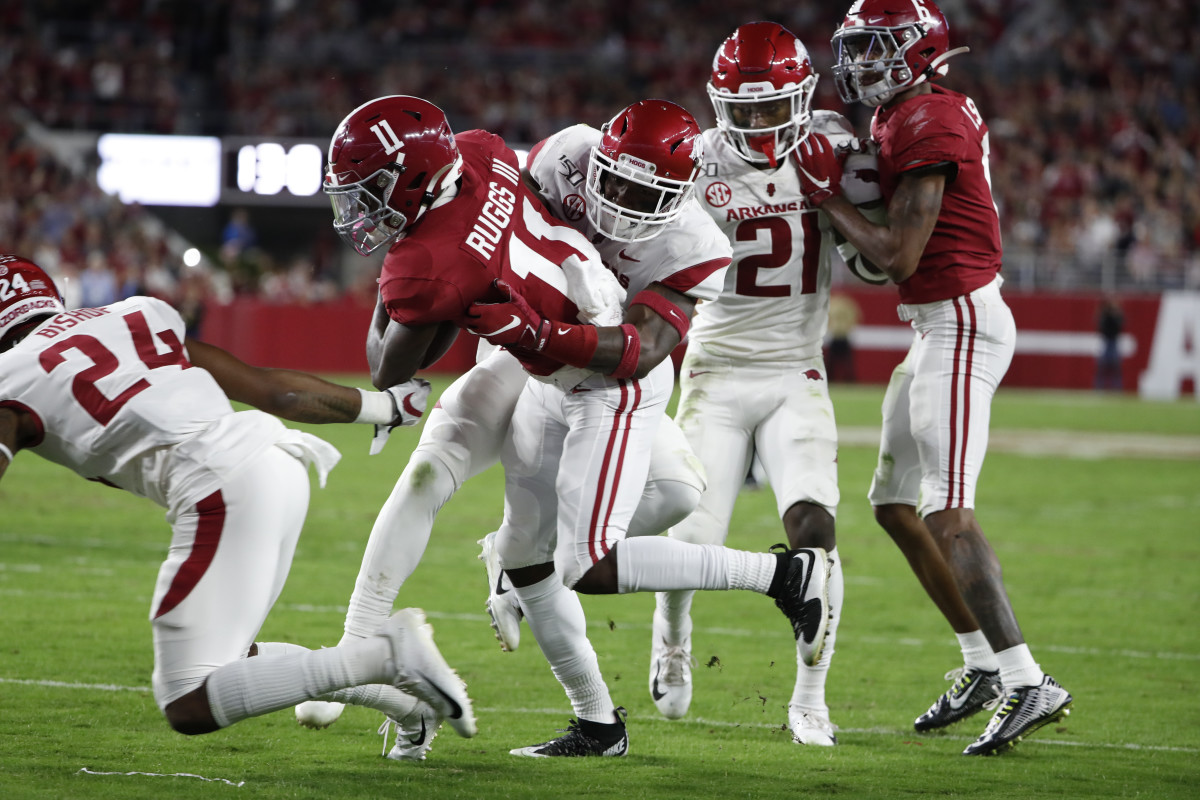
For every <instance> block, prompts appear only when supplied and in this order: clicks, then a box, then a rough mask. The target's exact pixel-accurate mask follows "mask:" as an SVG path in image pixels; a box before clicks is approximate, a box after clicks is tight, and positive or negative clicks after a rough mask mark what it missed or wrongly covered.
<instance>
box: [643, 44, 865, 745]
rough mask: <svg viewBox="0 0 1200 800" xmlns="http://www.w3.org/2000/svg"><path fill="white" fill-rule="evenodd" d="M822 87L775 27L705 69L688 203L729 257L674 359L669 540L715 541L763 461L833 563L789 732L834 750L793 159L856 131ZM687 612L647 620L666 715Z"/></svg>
mask: <svg viewBox="0 0 1200 800" xmlns="http://www.w3.org/2000/svg"><path fill="white" fill-rule="evenodd" d="M816 84H817V76H816V74H815V73H814V71H813V68H812V64H811V62H810V61H809V57H808V52H807V50H806V49H805V47H804V45H803V44H802V43H801V42H800V41H799V39H797V38H796V36H795V35H794V34H792V33H791V32H790V31H788V30H787V29H786V28H784V27H782V26H781V25H778V24H776V23H774V22H753V23H749V24H747V25H743V26H741V27H739V28H738V29H737V30H736V31H734V32H733V34H732V35H731V36H730V37H729V38H728V39H726V40H725V41H724V42H723V43H722V44H721V46H720V48H718V50H717V53H716V56H715V58H714V61H713V71H712V79H711V81H710V82H709V85H708V91H709V96H710V98H711V99H712V102H713V107H714V109H715V111H716V117H717V121H718V123H717V127H715V128H712V129H709V130H707V131H705V133H704V150H705V168H704V170H703V172H702V174H701V175H700V176H699V178H698V179H697V181H696V195H697V198H698V199H699V202H700V206H701V207H702V208H703V209H704V210H705V211H706V212H707V213H708V214H709V215H710V216H711V217H712V219H713V220H714V221H715V222H716V224H717V225H718V226H719V227H720V229H721V231H722V232H723V234H724V235H725V236H726V237H727V238H728V240H729V242H730V243H731V244H732V246H733V256H734V260H733V265H732V266H731V267H730V268H729V271H728V272H727V274H726V276H725V286H724V290H723V291H722V292H721V294H720V295H719V296H718V297H716V298H715V299H714V300H713V301H711V302H706V303H703V304H701V305H700V306H699V307H698V308H697V310H696V318H695V323H694V325H693V327H692V330H691V336H690V339H689V344H688V350H687V355H686V356H685V357H684V361H683V366H682V370H681V375H680V385H681V387H682V394H681V397H680V402H679V409H678V411H677V413H676V421H677V422H678V424H679V426H680V428H681V429H682V430H683V432H684V435H685V436H686V437H687V439H688V442H689V443H690V444H691V446H692V449H693V450H694V451H695V453H696V455H697V457H698V458H699V459H700V461H701V463H702V464H703V465H704V469H705V472H706V473H707V477H708V486H707V488H706V489H705V492H704V495H703V496H702V498H701V500H700V506H699V507H698V508H697V510H696V512H695V513H693V514H692V515H691V516H690V517H688V518H687V519H686V520H684V521H683V522H681V523H680V524H678V525H676V526H675V527H674V528H672V529H671V537H672V538H675V539H679V540H681V541H687V542H698V543H703V544H720V543H723V542H724V541H725V539H726V537H727V536H728V532H729V521H730V518H731V516H732V514H733V508H734V503H735V502H736V500H737V496H738V492H739V491H740V490H741V488H742V486H743V484H744V482H745V477H746V473H747V470H748V469H749V467H750V464H751V460H752V459H753V458H754V456H755V454H756V453H757V455H758V458H759V460H760V461H761V463H762V465H763V467H764V469H765V471H766V475H767V478H768V480H769V483H770V484H771V487H772V488H773V490H774V491H775V498H776V504H777V507H778V511H779V516H780V519H781V520H782V521H783V527H784V531H785V532H786V535H787V540H788V546H789V547H821V548H823V549H825V550H826V551H828V553H829V559H830V585H829V597H830V612H831V614H830V620H829V627H828V632H827V633H826V639H825V641H826V646H825V652H824V655H822V657H821V660H820V661H819V662H818V663H817V664H815V665H812V666H809V665H808V664H806V663H805V662H804V660H803V659H802V658H799V657H798V658H797V675H796V682H795V686H794V689H793V692H792V697H791V701H790V703H789V705H788V720H789V726H790V729H791V731H792V734H793V738H794V740H795V741H796V742H799V743H802V744H815V745H833V744H834V743H835V742H836V737H835V735H834V727H833V725H832V723H831V722H830V720H829V708H828V706H827V705H826V702H825V680H826V676H827V674H828V672H829V663H830V659H831V657H832V655H833V643H834V641H835V638H836V631H837V626H838V622H839V620H840V617H841V607H842V596H843V580H842V566H841V560H840V558H839V557H838V552H837V546H836V544H837V543H836V538H835V534H834V519H835V516H836V514H837V504H838V497H839V495H838V483H837V429H836V426H835V424H834V414H833V405H832V403H830V401H829V391H828V384H827V381H826V373H825V364H824V359H823V357H822V353H821V346H822V341H823V339H824V336H825V329H826V324H827V321H828V316H829V285H830V270H831V266H832V264H833V263H834V262H833V251H834V248H835V244H834V242H833V236H832V233H831V232H830V231H829V229H828V224H827V223H824V224H823V221H822V220H821V219H820V216H821V215H820V214H819V213H818V212H817V210H816V209H815V208H812V207H810V206H809V204H808V202H807V198H806V197H805V196H804V194H803V192H802V191H801V188H800V179H799V176H798V175H797V173H796V165H795V163H794V161H793V160H792V153H793V152H794V151H795V149H796V148H797V147H799V146H800V144H801V143H802V142H803V141H804V139H805V137H806V136H808V135H809V132H810V131H817V132H820V133H824V134H825V135H827V136H829V137H830V138H832V139H833V140H834V141H837V142H838V143H843V142H847V141H849V140H851V139H852V138H853V134H852V131H851V128H850V125H849V123H848V122H847V121H846V120H845V119H843V118H842V117H841V116H840V115H837V114H835V113H833V112H829V111H817V112H815V113H813V112H811V111H810V107H811V102H812V96H813V92H814V90H815V88H816ZM845 183H846V191H847V192H848V193H850V194H852V195H854V196H855V199H856V200H857V201H858V202H862V203H866V202H870V201H877V200H878V197H879V189H878V185H877V184H875V183H871V182H863V181H862V180H859V179H858V178H857V177H856V175H855V173H854V171H847V173H846V176H845ZM691 603H692V593H691V592H669V593H662V594H659V595H658V598H657V608H656V610H655V614H654V624H653V637H652V651H651V660H650V676H649V686H650V693H651V697H652V699H653V700H654V703H655V705H656V706H657V707H658V709H659V711H660V712H661V713H662V714H663V715H664V716H667V717H670V718H677V717H681V716H683V715H684V714H686V713H687V710H688V707H689V705H690V703H691V696H692V660H693V657H692V652H691V650H692V648H691V633H692V620H691V616H690V613H689V612H690V609H691ZM798 656H799V654H798Z"/></svg>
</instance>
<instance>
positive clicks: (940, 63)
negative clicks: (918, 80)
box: [925, 47, 971, 78]
mask: <svg viewBox="0 0 1200 800" xmlns="http://www.w3.org/2000/svg"><path fill="white" fill-rule="evenodd" d="M969 52H971V48H969V47H956V48H954V49H953V50H947V51H946V52H944V53H942V54H941V55H940V56H938V57H937V58H935V59H933V60H932V61H930V62H929V66H927V67H925V74H926V75H927V76H928V77H931V78H932V77H933V76H934V75H935V74H936V75H945V74H946V72H947V71H948V70H949V68H950V65H949V64H947V63H946V60H947V59H948V58H950V56H957V55H960V54H961V53H969Z"/></svg>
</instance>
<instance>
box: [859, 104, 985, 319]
mask: <svg viewBox="0 0 1200 800" xmlns="http://www.w3.org/2000/svg"><path fill="white" fill-rule="evenodd" d="M930 88H931V89H933V92H932V93H930V94H921V95H917V96H916V97H913V98H911V99H909V100H906V101H904V102H902V103H899V104H896V105H894V106H887V107H883V108H880V109H879V110H877V111H876V112H875V118H874V119H873V120H872V121H871V137H872V138H873V139H874V140H875V141H876V142H878V143H879V185H880V189H881V190H882V192H883V197H884V200H885V201H886V202H888V203H889V204H890V203H891V201H892V194H893V193H894V192H895V191H896V186H897V185H898V184H899V182H900V177H901V176H902V175H903V174H904V173H905V172H909V171H912V170H918V169H921V168H925V167H930V166H932V165H935V164H945V163H949V164H953V165H954V171H953V172H952V173H950V174H948V175H947V176H946V188H945V193H944V194H943V196H942V209H941V212H940V213H939V214H938V220H937V224H936V225H934V228H933V233H932V235H930V237H929V243H928V244H926V245H925V252H924V253H922V254H921V261H920V263H919V264H918V265H917V271H916V272H914V273H913V274H912V275H911V276H910V277H909V278H908V280H906V281H904V282H902V283H900V284H898V286H899V289H900V300H901V301H902V302H904V303H910V304H916V303H930V302H933V301H935V300H947V299H949V298H951V297H959V296H961V295H964V294H968V293H969V292H972V291H974V290H976V289H978V288H979V287H981V286H986V285H987V284H988V283H990V282H991V281H992V279H993V278H995V276H996V273H998V272H999V271H1000V254H1001V247H1000V219H999V216H998V214H997V212H996V206H995V203H994V202H993V201H992V181H991V175H990V174H989V172H988V129H987V125H985V124H984V122H983V118H982V117H981V116H980V114H979V110H978V109H977V108H976V107H975V103H974V102H973V101H972V100H971V98H969V97H967V96H966V95H963V94H959V93H958V92H952V91H949V90H947V89H943V88H941V87H939V86H936V85H931V86H930Z"/></svg>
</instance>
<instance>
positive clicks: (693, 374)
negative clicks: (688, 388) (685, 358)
mask: <svg viewBox="0 0 1200 800" xmlns="http://www.w3.org/2000/svg"><path fill="white" fill-rule="evenodd" d="M710 372H712V370H711V369H702V370H700V371H699V372H697V371H695V370H692V369H689V370H688V377H689V378H694V377H696V376H697V375H707V374H708V373H710Z"/></svg>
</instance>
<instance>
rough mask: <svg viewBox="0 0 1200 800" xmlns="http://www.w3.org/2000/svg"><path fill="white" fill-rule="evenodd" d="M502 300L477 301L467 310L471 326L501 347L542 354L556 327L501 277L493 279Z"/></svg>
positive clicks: (468, 325)
mask: <svg viewBox="0 0 1200 800" xmlns="http://www.w3.org/2000/svg"><path fill="white" fill-rule="evenodd" d="M492 286H493V287H495V289H496V291H497V293H498V294H499V295H500V297H501V299H500V300H499V301H497V302H494V303H483V302H479V301H476V302H474V303H472V304H471V307H470V308H469V309H468V310H467V316H468V317H469V318H470V319H471V321H470V322H469V323H467V329H468V330H470V331H471V333H473V334H475V335H476V336H482V337H483V338H484V339H487V340H488V341H489V342H491V343H492V344H496V345H500V346H501V347H505V348H509V349H513V348H517V349H521V350H527V351H530V352H534V353H540V352H541V351H542V348H544V347H545V346H546V340H547V339H549V338H550V329H551V328H552V327H553V326H552V324H551V322H550V320H548V319H546V318H545V317H543V316H542V315H541V314H540V313H538V311H537V310H535V309H534V308H533V306H531V305H529V303H528V302H526V300H525V298H524V297H522V296H521V294H520V293H519V292H518V291H517V290H516V289H513V288H512V287H511V286H509V285H508V283H507V282H505V281H504V280H503V279H501V278H497V279H496V280H494V281H492Z"/></svg>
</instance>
